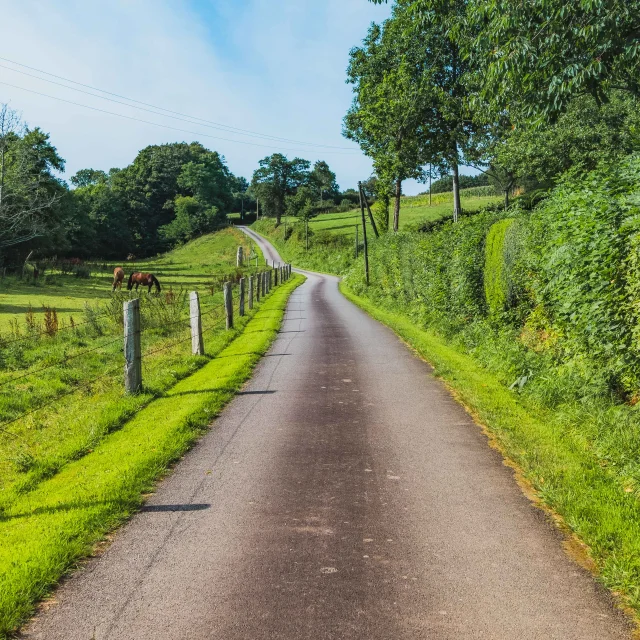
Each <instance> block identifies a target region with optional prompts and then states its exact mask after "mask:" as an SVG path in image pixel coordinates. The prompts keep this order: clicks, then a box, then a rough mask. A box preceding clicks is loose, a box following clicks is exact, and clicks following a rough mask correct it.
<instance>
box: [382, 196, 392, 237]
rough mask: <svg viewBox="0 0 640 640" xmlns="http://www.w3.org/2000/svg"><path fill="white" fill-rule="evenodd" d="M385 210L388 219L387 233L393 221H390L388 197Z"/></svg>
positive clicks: (385, 201)
mask: <svg viewBox="0 0 640 640" xmlns="http://www.w3.org/2000/svg"><path fill="white" fill-rule="evenodd" d="M384 210H385V215H386V219H387V231H389V227H390V224H389V223H390V222H391V220H390V219H389V196H387V197H386V198H385V199H384Z"/></svg>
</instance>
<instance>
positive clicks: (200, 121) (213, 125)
mask: <svg viewBox="0 0 640 640" xmlns="http://www.w3.org/2000/svg"><path fill="white" fill-rule="evenodd" d="M0 60H4V61H5V62H9V63H11V64H14V65H17V66H20V67H24V68H25V69H30V70H32V71H37V72H38V73H41V74H44V75H47V76H51V77H52V78H57V79H58V80H63V81H64V82H69V83H71V84H75V85H78V86H80V87H85V88H87V89H91V90H92V91H99V92H100V93H105V94H107V95H110V96H115V97H117V98H122V99H123V100H126V101H127V102H122V101H121V100H114V99H113V98H107V97H105V96H101V95H98V94H96V93H91V92H89V91H83V90H82V89H76V88H75V87H70V86H68V85H65V84H62V83H61V82H55V81H53V80H48V79H47V78H41V77H39V76H36V75H33V74H31V73H26V72H25V71H20V70H19V69H13V68H11V67H8V66H6V65H2V64H0V67H2V68H3V69H7V70H9V71H13V72H14V73H20V74H22V75H25V76H28V77H30V78H35V79H37V80H42V81H44V82H49V83H50V84H55V85H57V86H60V87H64V88H65V89H71V90H72V91H78V92H80V93H84V94H86V95H89V96H93V97H95V98H100V99H101V100H107V101H109V102H115V103H117V104H122V105H124V106H127V107H131V108H134V109H140V110H141V111H146V112H148V113H154V114H156V115H159V116H162V117H171V118H173V119H175V120H181V121H182V122H189V123H190V124H196V125H200V126H205V127H209V128H212V129H218V130H221V131H227V132H229V133H237V134H239V135H244V136H250V137H257V138H264V139H269V140H275V141H280V142H288V143H292V144H299V145H304V146H309V147H318V148H325V149H340V150H345V151H351V149H350V148H349V147H341V146H336V145H327V144H319V143H314V142H305V141H302V140H293V139H290V138H282V137H279V136H272V135H269V134H266V133H260V132H258V131H251V130H248V129H240V128H238V127H233V126H231V125H226V124H223V123H220V122H215V121H213V120H206V119H204V118H199V117H197V116H191V115H189V114H185V113H181V112H179V111H172V110H171V109H165V108H164V107H158V106H157V105H153V104H149V103H147V102H141V101H139V100H134V99H133V98H128V97H126V96H123V95H120V94H118V93H112V92H110V91H105V90H104V89H99V88H97V87H92V86H91V85H87V84H83V83H81V82H76V81H75V80H71V79H69V78H65V77H63V76H58V75H56V74H53V73H49V72H47V71H43V70H42V69H37V68H35V67H30V66H28V65H25V64H21V63H20V62H15V61H14V60H10V59H8V58H3V57H2V56H0ZM9 86H11V85H9ZM16 88H18V89H19V88H21V87H16ZM26 90H27V89H25V91H26ZM48 97H52V96H48ZM129 103H133V104H129ZM135 105H142V106H140V107H139V106H135ZM80 106H85V105H80ZM145 107H151V108H150V109H148V108H145ZM153 109H155V111H153ZM161 111H164V112H165V113H159V112H161ZM165 114H171V115H165ZM176 116H180V117H176ZM185 118H187V119H185Z"/></svg>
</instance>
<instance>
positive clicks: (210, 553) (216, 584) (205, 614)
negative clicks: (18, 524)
mask: <svg viewBox="0 0 640 640" xmlns="http://www.w3.org/2000/svg"><path fill="white" fill-rule="evenodd" d="M263 246H264V247H265V255H267V256H268V257H269V258H271V259H275V260H278V259H279V257H278V255H277V253H276V252H275V251H274V250H273V248H272V247H270V246H266V245H265V244H263ZM307 275H308V279H307V281H306V282H305V284H304V285H302V286H301V287H299V288H298V289H297V290H296V291H295V292H294V294H293V295H292V297H291V299H290V302H289V305H288V308H287V314H286V320H285V322H284V324H283V326H282V330H281V332H280V334H279V337H278V339H277V341H276V342H275V343H274V345H273V348H272V349H271V351H270V352H269V354H268V356H267V357H265V358H264V359H263V361H262V362H261V364H260V365H259V366H258V368H257V370H256V372H255V375H254V376H253V378H252V380H251V381H250V382H249V383H248V384H247V386H246V388H245V389H244V391H243V392H242V393H241V394H240V395H239V396H237V397H236V398H235V399H234V401H233V402H232V403H231V404H230V405H229V406H228V407H227V408H226V410H225V411H224V412H223V414H222V415H221V416H220V417H219V418H218V419H217V420H216V421H215V423H214V424H213V426H212V429H211V431H210V433H209V434H208V435H207V436H206V437H205V438H204V439H203V440H202V441H201V442H200V443H199V444H198V446H196V447H195V448H194V449H193V450H192V451H191V453H190V454H189V455H187V456H186V457H185V459H184V460H183V461H182V462H181V463H180V465H178V467H177V468H176V470H175V472H174V473H173V474H172V475H171V476H170V477H169V478H168V479H167V480H165V481H164V482H163V483H162V484H161V485H160V486H159V488H158V491H157V493H155V495H154V496H153V497H152V498H151V499H150V500H149V502H148V504H147V505H146V506H145V508H144V509H143V511H142V512H141V513H140V514H138V515H137V516H136V517H135V518H133V520H132V521H131V522H130V523H129V524H128V525H127V526H125V527H124V528H123V529H122V530H121V531H120V532H119V533H118V534H117V535H116V537H115V540H114V542H113V544H112V545H111V546H110V548H109V549H108V550H107V551H106V552H105V553H104V554H102V555H101V556H99V557H98V558H95V559H93V560H91V561H90V562H89V563H88V564H87V565H86V567H85V568H83V569H81V570H79V571H78V572H76V574H75V575H74V576H73V577H72V578H70V579H69V580H67V581H66V582H65V583H64V585H62V586H61V587H60V588H59V589H58V592H57V594H56V603H55V604H53V605H52V606H49V607H47V609H46V610H45V611H44V612H43V613H41V614H40V615H39V616H38V617H37V618H36V620H35V621H34V622H33V623H32V624H31V625H30V626H29V627H28V628H27V629H26V630H25V633H24V636H25V637H28V638H46V639H48V640H49V639H58V638H59V639H60V640H63V639H64V640H75V639H78V640H80V639H81V640H90V639H95V640H107V639H109V640H116V639H117V640H121V639H131V640H134V639H135V640H146V639H149V640H151V639H153V640H165V639H166V640H169V639H171V640H177V639H184V640H187V639H188V640H205V639H207V640H210V639H214V638H215V639H220V640H240V639H242V640H267V639H268V640H279V639H282V640H302V639H314V640H324V639H327V640H328V639H358V640H392V639H394V640H396V639H422V638H424V639H429V640H445V639H447V640H454V639H455V640H462V639H468V638H492V639H514V640H529V639H534V638H535V639H540V640H551V639H554V638H557V639H560V640H573V639H581V640H609V639H612V638H630V637H631V630H630V627H629V626H628V624H627V622H626V620H625V618H624V616H623V615H622V614H621V613H620V612H619V611H618V610H616V609H615V607H614V606H613V604H612V601H611V599H610V597H609V595H608V594H607V592H605V591H604V590H603V589H602V588H600V587H599V586H598V585H597V583H596V582H595V581H594V579H593V578H592V577H591V576H590V575H589V574H588V573H587V572H585V571H583V570H582V569H580V568H579V567H578V566H577V565H576V564H574V563H573V561H572V560H570V559H569V557H568V556H567V555H566V554H565V552H564V551H563V548H562V539H561V536H560V535H559V534H558V533H557V531H556V530H555V529H554V527H553V526H552V525H551V524H550V523H549V522H548V520H547V518H546V517H545V515H544V514H543V512H542V511H540V510H539V509H537V508H535V507H534V506H532V505H531V503H530V502H529V501H528V500H527V499H526V498H525V497H524V496H523V494H522V493H521V491H520V489H519V488H518V486H517V484H516V482H515V480H514V478H513V472H512V471H511V470H510V469H509V468H508V467H506V466H504V465H503V463H502V460H501V458H500V456H499V454H498V453H497V452H496V451H494V450H492V449H491V448H490V447H489V446H488V443H487V440H486V437H485V436H484V435H483V434H482V432H481V430H480V428H479V427H478V426H476V425H475V424H474V423H473V421H472V420H471V419H470V417H469V416H468V415H467V413H466V412H465V411H464V410H463V409H462V408H461V407H460V406H459V405H458V404H457V403H456V402H455V401H454V400H453V399H452V398H451V396H450V395H449V393H448V392H447V390H446V389H445V388H444V387H443V385H442V384H441V383H440V382H438V381H437V380H435V379H434V378H433V377H432V375H431V370H430V368H429V366H428V365H427V364H425V363H424V362H422V361H421V360H419V359H418V358H416V357H415V356H414V355H413V354H412V353H411V352H410V351H409V350H408V349H407V348H406V347H405V346H404V345H403V344H402V343H401V342H400V340H398V338H397V337H396V336H395V335H394V334H393V333H392V332H391V331H389V330H388V329H386V328H385V327H383V326H382V325H380V324H379V323H377V322H375V321H374V320H372V319H371V318H369V317H368V316H367V315H366V314H364V313H363V312H362V311H360V310H359V309H358V308H356V307H355V306H354V305H352V304H351V303H349V302H348V301H346V300H345V299H344V298H343V297H342V296H341V295H340V293H339V292H338V286H337V280H336V278H333V277H329V276H322V275H317V274H307Z"/></svg>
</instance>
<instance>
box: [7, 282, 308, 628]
mask: <svg viewBox="0 0 640 640" xmlns="http://www.w3.org/2000/svg"><path fill="white" fill-rule="evenodd" d="M303 280H304V278H303V277H302V276H299V275H294V276H293V277H292V279H291V280H290V281H289V282H287V283H285V284H284V285H283V286H281V287H278V288H277V289H275V290H274V291H273V292H272V293H271V294H270V295H269V296H268V297H267V298H265V300H264V302H263V303H262V305H261V308H260V309H259V310H258V311H257V312H256V313H255V315H254V316H253V317H252V318H251V319H250V320H249V321H248V323H247V324H246V326H245V328H244V330H243V331H242V333H240V334H239V336H238V337H237V338H236V339H235V340H234V341H233V342H231V344H229V345H228V346H227V347H226V348H224V349H223V350H222V351H220V353H219V354H218V356H217V357H215V358H213V359H212V360H210V362H208V363H207V364H205V365H204V366H203V367H202V368H201V369H199V370H198V371H197V372H195V373H194V374H193V375H191V376H190V377H188V378H186V379H184V380H182V381H180V382H178V383H177V384H176V385H175V386H173V387H172V388H171V389H170V390H168V391H167V392H166V393H165V394H164V396H163V397H161V398H159V399H157V400H155V401H154V402H152V403H150V404H149V405H148V406H147V407H145V408H144V409H143V410H141V411H140V412H139V413H138V414H136V416H135V417H134V418H133V419H131V420H129V421H128V422H126V423H125V424H124V425H123V426H122V428H121V429H120V430H118V431H116V432H114V433H112V434H110V435H109V436H108V437H106V438H105V439H104V440H102V442H101V443H100V445H99V446H98V447H96V448H95V449H94V450H93V451H92V452H91V453H88V454H87V455H85V456H84V457H83V458H81V459H80V460H77V461H75V462H71V463H69V464H67V465H66V466H65V467H64V468H63V469H62V470H61V471H60V472H59V473H58V474H57V475H55V476H54V477H53V478H51V479H49V480H45V481H44V482H41V483H40V484H39V485H38V486H37V487H36V488H35V489H34V490H33V491H31V492H29V493H27V494H25V495H22V496H20V497H18V498H17V499H16V500H15V501H14V502H13V503H12V504H11V505H10V506H9V507H8V508H7V509H6V510H5V511H4V512H3V513H2V514H1V515H0V637H3V638H6V637H9V635H10V633H11V632H12V631H14V630H15V629H16V628H17V627H18V625H19V624H20V623H22V622H24V621H25V620H26V619H27V618H28V617H29V616H30V615H31V614H32V613H33V611H34V606H35V603H36V602H37V601H38V600H40V599H41V598H43V597H45V596H46V595H47V594H48V593H49V592H50V590H51V588H52V587H53V586H54V585H55V583H56V582H57V581H58V580H59V579H60V577H61V576H62V575H64V574H65V573H66V572H67V571H69V570H70V569H71V568H72V567H73V566H74V564H75V563H76V561H77V560H78V559H79V558H81V557H82V556H85V555H87V554H88V553H90V552H91V549H92V548H93V545H94V544H95V543H96V542H97V541H99V540H100V539H101V538H102V537H103V536H104V535H105V534H106V533H107V532H108V531H110V530H112V529H113V528H114V527H116V526H118V525H119V524H120V523H122V522H123V521H124V520H125V519H126V518H128V517H129V516H130V515H131V514H132V513H133V512H134V511H135V510H136V509H137V508H138V507H139V506H140V504H141V503H142V494H143V493H144V492H146V491H148V490H149V489H150V488H151V487H152V486H153V483H154V482H155V481H156V480H157V478H158V477H159V476H161V475H162V473H163V472H164V471H165V470H166V469H167V467H168V466H169V465H170V464H171V463H172V462H174V461H176V460H177V459H178V458H179V457H180V456H181V455H182V454H183V453H184V452H185V451H186V450H187V449H188V448H189V447H190V446H191V445H192V444H193V443H194V441H195V440H196V439H197V438H198V437H199V436H200V435H202V433H203V432H204V430H205V429H206V427H207V425H208V424H210V423H211V420H212V419H213V418H214V417H215V416H216V415H217V414H218V413H219V412H220V410H221V409H222V407H223V406H224V405H225V404H226V403H227V402H228V401H229V400H230V399H231V398H232V397H233V395H234V393H235V392H236V391H237V390H238V389H239V388H240V387H241V385H242V384H243V383H244V381H245V380H246V379H247V378H248V377H249V375H250V373H251V371H252V370H253V368H254V366H255V365H256V363H257V362H258V360H259V359H260V357H261V356H262V355H263V354H264V353H265V352H266V350H267V349H268V348H269V346H270V345H271V343H272V342H273V340H274V338H275V337H276V334H277V330H278V328H279V327H280V324H281V321H282V318H283V315H284V309H285V307H286V303H287V300H288V298H289V295H290V294H291V292H292V291H293V290H294V289H295V288H296V287H297V286H298V285H299V284H301V283H302V281H303ZM230 356H232V357H230Z"/></svg>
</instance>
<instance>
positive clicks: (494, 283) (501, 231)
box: [484, 218, 514, 315]
mask: <svg viewBox="0 0 640 640" xmlns="http://www.w3.org/2000/svg"><path fill="white" fill-rule="evenodd" d="M513 223H514V219H513V218H506V219H505V220H500V221H499V222H496V223H495V224H493V225H492V226H491V228H490V229H489V233H487V239H486V244H485V260H484V293H485V297H486V300H487V307H488V308H489V312H490V313H491V314H494V315H498V314H500V313H501V312H503V311H505V310H506V308H507V305H508V301H509V290H508V285H507V274H506V271H507V268H506V265H505V255H504V254H505V237H506V235H507V231H508V229H509V227H510V226H511V225H512V224H513Z"/></svg>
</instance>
